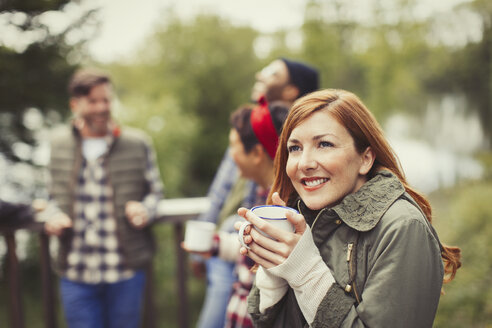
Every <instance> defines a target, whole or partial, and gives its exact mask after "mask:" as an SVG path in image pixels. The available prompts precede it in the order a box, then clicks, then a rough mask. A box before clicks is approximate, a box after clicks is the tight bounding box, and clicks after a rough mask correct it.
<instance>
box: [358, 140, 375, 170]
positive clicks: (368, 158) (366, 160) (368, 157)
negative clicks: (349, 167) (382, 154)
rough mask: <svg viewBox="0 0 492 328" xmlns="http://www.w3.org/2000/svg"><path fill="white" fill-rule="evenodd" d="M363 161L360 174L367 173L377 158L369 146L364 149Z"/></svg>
mask: <svg viewBox="0 0 492 328" xmlns="http://www.w3.org/2000/svg"><path fill="white" fill-rule="evenodd" d="M361 159H362V163H361V166H360V169H359V174H361V175H366V174H367V173H369V171H370V170H371V168H372V165H373V164H374V161H375V160H376V155H375V154H374V152H373V151H372V148H371V147H370V146H369V147H367V148H366V150H364V152H363V153H362V155H361Z"/></svg>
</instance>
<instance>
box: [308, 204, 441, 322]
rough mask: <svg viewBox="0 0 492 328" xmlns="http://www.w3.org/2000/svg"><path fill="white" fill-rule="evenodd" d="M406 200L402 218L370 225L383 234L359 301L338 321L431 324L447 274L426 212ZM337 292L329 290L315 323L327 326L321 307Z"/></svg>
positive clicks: (369, 264) (326, 308)
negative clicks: (420, 210)
mask: <svg viewBox="0 0 492 328" xmlns="http://www.w3.org/2000/svg"><path fill="white" fill-rule="evenodd" d="M405 206H406V208H405V210H404V211H403V214H402V212H401V211H400V212H399V213H400V215H403V216H404V217H402V218H401V219H400V220H394V221H392V223H391V224H387V225H385V224H382V225H381V226H377V227H376V228H375V230H376V231H371V233H377V234H378V236H380V237H379V238H377V239H376V243H375V244H374V245H371V246H370V247H372V248H374V250H371V251H370V252H368V253H369V254H370V255H369V258H368V259H367V260H368V262H367V269H366V270H367V271H368V272H367V280H366V282H365V284H364V286H363V288H364V290H363V292H362V295H361V302H360V304H359V305H358V306H357V307H356V306H355V303H354V304H353V305H351V306H350V308H349V309H348V311H347V310H345V313H347V312H348V314H347V315H346V316H345V318H344V319H343V321H342V322H341V323H340V325H339V326H340V327H432V323H433V321H434V317H435V313H436V310H437V305H438V302H439V297H440V291H441V286H442V279H443V274H444V270H443V265H442V260H441V255H440V248H439V244H438V241H437V240H436V238H435V237H434V236H433V234H432V233H431V231H430V229H429V228H428V226H427V224H426V222H425V221H423V220H425V218H422V216H421V214H420V213H419V212H418V210H417V209H416V208H415V207H413V206H412V205H410V204H408V203H407V205H405ZM400 210H401V208H400ZM390 211H391V209H390V210H389V211H388V212H390ZM405 213H406V214H405ZM385 215H397V214H396V213H386V214H385ZM366 254H367V253H366ZM359 256H361V254H359ZM358 269H360V270H364V268H358ZM340 289H341V288H340ZM333 294H335V293H333ZM335 296H336V295H330V293H328V294H327V295H326V297H325V300H324V303H323V302H322V305H323V304H325V306H320V307H319V308H318V313H317V317H316V318H315V320H314V322H313V327H325V325H323V313H324V312H326V311H327V312H328V313H329V312H331V311H332V309H330V307H329V306H328V305H329V304H333V300H334V297H335ZM339 296H340V295H339ZM346 297H348V296H346ZM337 326H338V325H337Z"/></svg>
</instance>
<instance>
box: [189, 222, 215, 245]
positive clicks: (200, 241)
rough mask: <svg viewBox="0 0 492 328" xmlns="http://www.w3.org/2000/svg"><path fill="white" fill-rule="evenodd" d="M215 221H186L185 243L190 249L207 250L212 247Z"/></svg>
mask: <svg viewBox="0 0 492 328" xmlns="http://www.w3.org/2000/svg"><path fill="white" fill-rule="evenodd" d="M214 234H215V223H212V222H207V221H196V220H195V221H194V220H190V221H187V222H186V232H185V238H184V245H185V247H186V248H187V249H189V250H190V251H195V252H206V251H209V250H211V249H212V246H213V239H214Z"/></svg>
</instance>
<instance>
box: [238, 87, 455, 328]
mask: <svg viewBox="0 0 492 328" xmlns="http://www.w3.org/2000/svg"><path fill="white" fill-rule="evenodd" d="M274 164H275V168H276V174H275V180H274V183H273V187H272V189H271V194H270V196H269V202H270V203H274V204H277V205H281V204H284V201H285V202H286V204H287V206H290V207H296V208H297V209H298V210H299V213H300V214H290V215H288V216H287V218H288V219H289V220H290V221H291V222H292V223H293V224H294V226H295V227H296V230H295V232H294V233H289V232H280V231H278V230H277V229H276V228H275V227H272V226H267V227H263V226H261V225H262V223H261V220H260V219H259V218H258V217H257V216H256V215H254V214H253V213H251V211H246V209H240V210H239V214H240V215H242V216H244V217H245V219H246V220H248V221H250V222H251V223H252V224H254V225H257V226H258V225H260V226H261V227H260V228H261V230H263V231H265V232H266V233H268V234H270V235H275V236H279V238H277V240H276V241H274V240H271V239H268V238H265V237H264V236H263V235H261V234H259V233H258V232H257V231H255V230H254V229H252V230H251V232H250V235H249V236H248V239H246V237H245V241H246V243H247V244H248V246H249V249H246V248H245V247H243V248H242V249H241V250H240V251H241V253H243V254H246V253H247V255H248V256H249V257H251V259H253V260H254V261H255V262H256V263H258V264H260V268H259V269H258V272H257V277H256V284H255V286H254V288H253V289H252V291H251V293H250V296H249V305H248V306H249V307H248V311H249V312H250V314H251V316H252V318H253V320H254V321H255V326H258V327H267V326H268V327H272V326H273V327H285V326H289V327H304V326H305V325H306V324H309V326H312V327H326V326H327V325H328V326H330V327H354V326H357V327H359V326H360V327H363V326H364V327H365V326H368V327H431V326H432V324H433V321H434V317H435V314H436V310H437V306H438V303H439V298H440V293H441V287H442V283H443V279H444V280H445V281H450V280H452V279H453V278H454V275H455V274H456V270H457V269H458V268H459V267H460V265H461V263H460V261H459V259H460V249H459V248H455V247H446V246H443V245H442V244H441V242H440V241H439V238H438V236H437V233H436V231H435V230H434V228H433V227H432V225H431V217H432V214H431V207H430V204H429V202H428V201H427V200H426V199H425V198H424V197H423V196H422V195H421V194H420V193H418V192H417V191H415V190H414V189H412V188H411V187H410V186H409V185H408V184H407V182H406V180H405V177H404V173H403V171H402V169H401V168H400V165H399V162H398V159H397V157H396V155H395V154H394V152H393V150H392V149H391V147H390V146H389V144H388V142H387V140H386V139H385V137H384V135H383V133H382V130H381V128H380V126H379V124H378V123H377V121H376V120H375V118H374V116H373V115H372V114H371V112H370V111H369V110H368V109H367V108H366V107H365V106H364V104H363V103H362V102H361V101H360V100H359V98H357V96H355V95H354V94H352V93H350V92H347V91H343V90H323V91H318V92H314V93H311V94H309V95H307V96H305V97H303V98H300V99H299V100H298V101H297V102H296V103H294V105H293V107H292V109H291V111H290V113H289V115H288V117H287V120H286V122H285V125H284V128H283V132H282V135H281V137H280V140H279V148H278V150H277V155H276V157H275V163H274ZM443 261H444V266H443ZM383 291H384V293H383ZM383 294H384V296H382V295H383Z"/></svg>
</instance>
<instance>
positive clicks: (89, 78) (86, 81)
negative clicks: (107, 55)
mask: <svg viewBox="0 0 492 328" xmlns="http://www.w3.org/2000/svg"><path fill="white" fill-rule="evenodd" d="M105 83H109V84H111V79H110V77H109V75H107V74H105V73H103V72H101V71H99V70H96V69H93V68H90V69H87V68H86V69H80V70H78V71H76V72H75V73H74V74H73V75H72V78H71V79H70V82H69V84H68V94H69V95H70V97H83V96H87V95H88V94H89V93H90V92H91V89H92V88H93V87H95V86H97V85H100V84H105Z"/></svg>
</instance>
